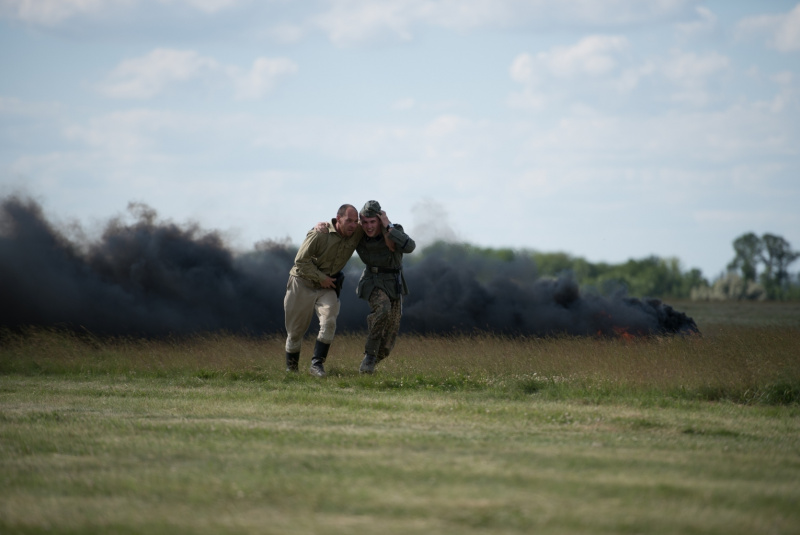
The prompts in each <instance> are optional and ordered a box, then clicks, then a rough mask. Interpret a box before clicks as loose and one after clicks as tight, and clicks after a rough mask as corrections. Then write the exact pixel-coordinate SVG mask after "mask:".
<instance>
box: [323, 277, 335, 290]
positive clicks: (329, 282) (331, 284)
mask: <svg viewBox="0 0 800 535" xmlns="http://www.w3.org/2000/svg"><path fill="white" fill-rule="evenodd" d="M320 285H321V286H322V287H323V288H330V289H333V288H336V279H332V278H330V277H325V280H324V281H322V282H321V283H320Z"/></svg>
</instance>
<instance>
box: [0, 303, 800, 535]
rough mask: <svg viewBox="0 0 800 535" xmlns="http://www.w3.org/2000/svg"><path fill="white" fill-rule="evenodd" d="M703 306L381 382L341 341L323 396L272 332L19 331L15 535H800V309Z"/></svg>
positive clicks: (472, 349) (437, 345)
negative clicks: (684, 316)
mask: <svg viewBox="0 0 800 535" xmlns="http://www.w3.org/2000/svg"><path fill="white" fill-rule="evenodd" d="M685 305H686V306H684V304H680V305H676V308H678V309H679V310H686V311H687V312H689V313H690V315H692V316H694V318H695V319H696V320H697V323H698V325H699V327H700V329H701V331H702V332H703V335H702V336H692V337H687V338H680V337H676V338H668V337H667V338H665V337H653V338H647V339H638V340H633V341H625V340H608V339H595V338H551V339H524V338H503V337H496V336H489V335H475V336H459V337H437V338H424V337H418V336H402V337H401V339H400V341H399V342H398V346H397V348H396V349H395V353H394V354H393V355H392V357H391V359H389V360H388V361H386V362H385V363H382V364H381V365H380V366H379V373H377V374H376V375H374V376H360V375H359V374H358V373H357V367H358V363H359V360H360V355H361V351H362V340H361V338H360V337H358V336H339V337H337V339H336V341H335V342H334V346H333V348H332V350H331V356H330V358H329V363H328V366H327V368H328V370H329V372H330V376H329V377H328V378H326V379H324V380H319V379H315V378H313V377H311V376H309V375H308V374H306V373H302V374H299V375H287V374H286V373H285V372H284V371H283V340H281V339H279V338H276V337H264V338H246V337H240V336H232V335H225V334H209V335H207V336H197V337H193V338H191V339H185V340H177V339H176V340H140V339H101V338H97V337H94V336H91V335H89V334H83V335H69V334H66V333H64V332H60V331H52V330H29V331H27V332H25V333H22V334H12V333H9V332H6V333H4V334H3V336H2V344H1V345H0V463H2V465H1V466H2V469H1V470H0V533H155V534H158V533H208V534H212V533H214V534H217V533H243V534H244V533H269V534H272V533H274V534H283V533H309V534H311V533H314V534H316V533H319V534H345V533H347V534H350V533H380V534H381V535H390V534H395V533H398V534H399V533H437V534H438V533H442V534H450V533H452V534H456V533H458V534H473V533H493V534H494V533H501V534H503V533H508V534H512V533H532V532H535V533H558V534H560V533H565V534H566V533H656V534H658V533H681V534H686V533H704V534H706V533H725V534H731V533H734V534H735V533H748V534H752V533H759V534H762V533H775V534H784V533H785V534H789V533H799V532H800V507H798V505H797V504H798V503H800V349H799V348H800V304H779V303H769V304H765V303H756V304H750V305H749V306H748V305H745V304H734V305H733V306H726V304H708V303H691V304H690V303H686V304H685ZM762 305H768V306H762ZM311 346H312V344H311V343H307V344H306V345H305V347H304V349H303V358H302V362H303V364H305V366H306V367H307V366H308V361H309V359H310V350H311Z"/></svg>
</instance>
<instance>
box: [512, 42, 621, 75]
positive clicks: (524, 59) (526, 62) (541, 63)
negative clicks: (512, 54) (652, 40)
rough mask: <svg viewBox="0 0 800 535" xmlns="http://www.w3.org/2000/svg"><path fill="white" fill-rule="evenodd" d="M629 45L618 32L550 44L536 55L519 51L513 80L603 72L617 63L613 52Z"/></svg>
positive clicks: (610, 69)
mask: <svg viewBox="0 0 800 535" xmlns="http://www.w3.org/2000/svg"><path fill="white" fill-rule="evenodd" d="M627 48H628V40H627V39H626V38H624V37H621V36H613V35H590V36H588V37H584V38H583V39H581V40H580V41H578V42H577V43H575V44H574V45H572V46H558V47H553V48H551V49H550V50H549V51H547V52H539V53H538V54H536V55H535V56H533V55H531V54H528V53H522V54H519V55H518V56H517V57H516V58H514V60H513V61H512V63H511V68H510V74H511V78H512V79H513V80H514V81H517V82H520V83H522V84H525V85H526V86H529V87H530V86H536V85H537V84H538V83H539V82H540V80H541V79H542V78H544V77H556V78H568V77H574V76H602V75H606V74H609V73H611V72H612V71H614V70H615V68H616V67H617V64H618V62H617V59H616V58H615V55H616V54H618V53H619V52H622V51H624V50H625V49H627Z"/></svg>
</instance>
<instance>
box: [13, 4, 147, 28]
mask: <svg viewBox="0 0 800 535" xmlns="http://www.w3.org/2000/svg"><path fill="white" fill-rule="evenodd" d="M131 3H132V0H0V13H2V14H3V15H4V16H7V17H13V18H17V19H20V20H23V21H25V22H30V23H33V24H41V25H44V26H53V25H56V24H58V23H60V22H62V21H64V20H66V19H69V18H71V17H74V16H78V15H92V14H94V13H97V12H98V11H101V10H103V9H109V8H118V7H124V6H126V5H129V4H131Z"/></svg>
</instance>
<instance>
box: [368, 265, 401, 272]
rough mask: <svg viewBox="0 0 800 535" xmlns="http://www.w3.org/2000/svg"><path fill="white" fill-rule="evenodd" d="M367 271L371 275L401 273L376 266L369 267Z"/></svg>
mask: <svg viewBox="0 0 800 535" xmlns="http://www.w3.org/2000/svg"><path fill="white" fill-rule="evenodd" d="M367 271H369V272H370V273H400V270H399V269H395V268H385V267H376V266H367Z"/></svg>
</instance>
